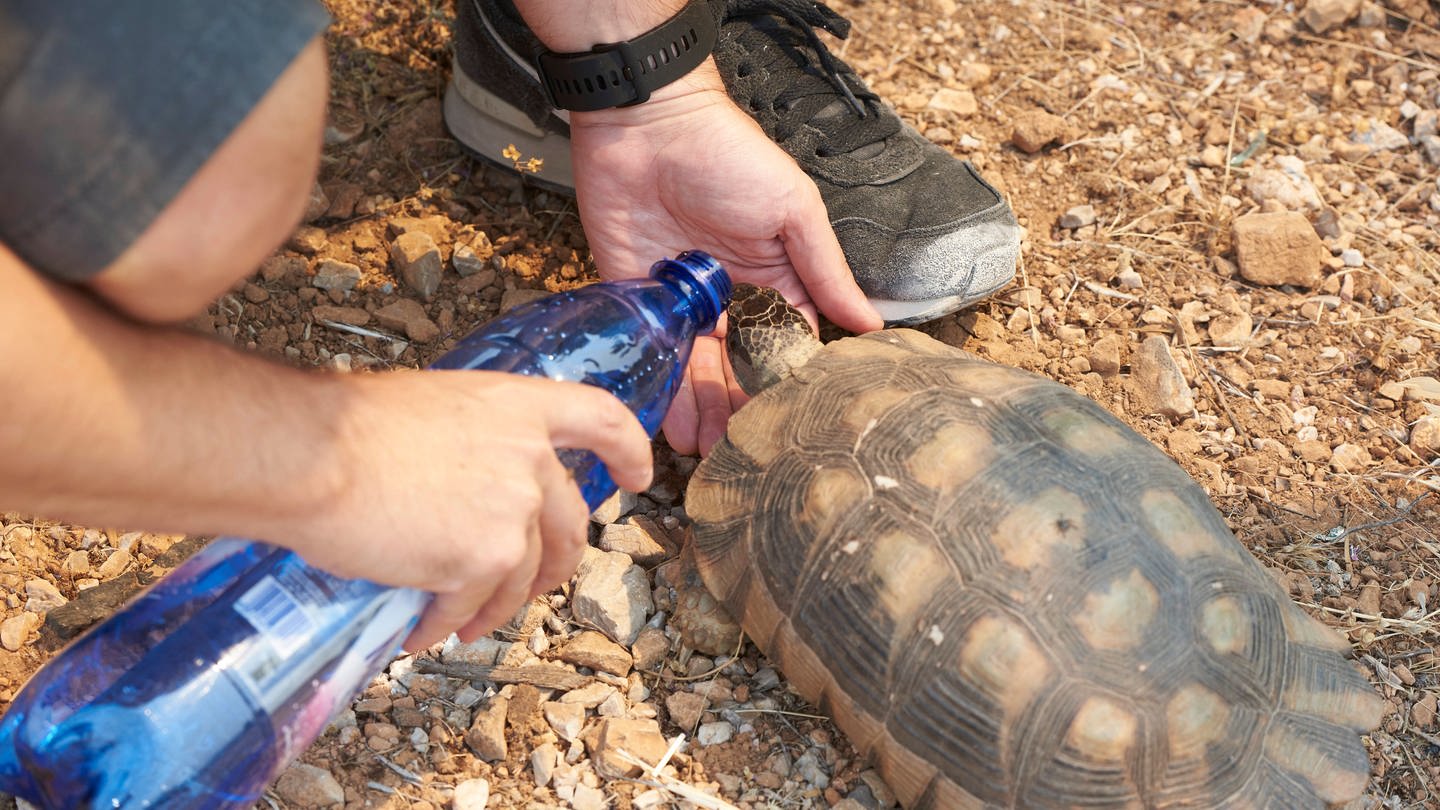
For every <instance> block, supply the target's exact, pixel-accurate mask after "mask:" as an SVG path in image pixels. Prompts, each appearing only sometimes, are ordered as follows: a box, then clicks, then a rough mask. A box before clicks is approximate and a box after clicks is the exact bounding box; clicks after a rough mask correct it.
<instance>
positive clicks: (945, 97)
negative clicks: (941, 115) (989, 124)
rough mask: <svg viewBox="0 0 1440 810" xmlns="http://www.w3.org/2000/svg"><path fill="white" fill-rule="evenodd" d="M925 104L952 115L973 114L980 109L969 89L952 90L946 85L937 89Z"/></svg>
mask: <svg viewBox="0 0 1440 810" xmlns="http://www.w3.org/2000/svg"><path fill="white" fill-rule="evenodd" d="M925 106H926V107H927V108H929V109H932V110H939V111H940V112H947V113H952V114H954V115H974V114H975V113H976V112H977V111H979V109H980V104H979V103H978V102H977V101H976V100H975V94H974V93H972V92H970V91H969V90H953V89H951V88H948V87H942V88H941V89H939V90H937V91H936V92H935V95H933V96H931V97H930V101H929V103H927V104H926V105H925Z"/></svg>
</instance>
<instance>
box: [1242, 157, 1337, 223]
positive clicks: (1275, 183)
mask: <svg viewBox="0 0 1440 810" xmlns="http://www.w3.org/2000/svg"><path fill="white" fill-rule="evenodd" d="M1270 163H1271V164H1272V165H1273V166H1274V168H1269V167H1267V168H1262V169H1258V170H1256V171H1255V172H1254V173H1252V174H1251V175H1250V177H1249V179H1248V180H1246V181H1245V190H1246V191H1248V192H1250V196H1251V197H1253V198H1254V199H1255V202H1257V203H1260V204H1261V205H1264V204H1266V203H1270V202H1273V203H1277V204H1279V205H1280V206H1282V207H1283V208H1285V209H1286V210H1288V211H1319V210H1320V209H1322V208H1324V207H1325V203H1324V201H1323V200H1321V199H1320V191H1319V190H1318V189H1316V188H1315V183H1314V182H1313V181H1311V179H1310V174H1309V173H1308V172H1307V171H1306V169H1305V161H1303V160H1301V159H1300V158H1298V157H1295V156H1294V155H1277V156H1275V157H1274V158H1272V159H1271V161H1270Z"/></svg>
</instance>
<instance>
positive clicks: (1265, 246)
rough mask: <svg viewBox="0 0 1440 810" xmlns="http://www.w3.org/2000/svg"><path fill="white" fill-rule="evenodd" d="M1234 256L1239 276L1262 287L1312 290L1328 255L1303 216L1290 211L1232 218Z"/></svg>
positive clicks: (1317, 281) (1317, 235)
mask: <svg viewBox="0 0 1440 810" xmlns="http://www.w3.org/2000/svg"><path fill="white" fill-rule="evenodd" d="M1234 236H1235V256H1236V262H1237V264H1238V265H1239V269H1240V275H1241V276H1244V277H1245V279H1246V280H1247V281H1250V282H1252V283H1255V284H1262V285H1266V286H1272V287H1273V286H1280V285H1282V284H1290V285H1294V286H1297V287H1306V288H1311V287H1316V286H1319V284H1320V280H1321V269H1322V266H1323V264H1322V263H1323V261H1324V260H1325V259H1326V258H1328V257H1329V255H1330V252H1329V251H1327V250H1326V249H1325V246H1324V245H1323V244H1322V243H1321V242H1320V236H1319V234H1317V233H1315V228H1314V227H1313V226H1311V225H1310V221H1309V220H1308V219H1306V218H1305V215H1304V214H1300V213H1297V212H1294V211H1286V212H1277V213H1262V214H1245V215H1243V216H1239V217H1236V218H1235V222H1234Z"/></svg>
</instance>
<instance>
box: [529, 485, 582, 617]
mask: <svg viewBox="0 0 1440 810" xmlns="http://www.w3.org/2000/svg"><path fill="white" fill-rule="evenodd" d="M540 487H541V491H542V493H543V497H544V502H543V503H544V507H543V508H542V510H541V512H540V539H539V546H540V559H539V566H538V569H537V571H536V573H535V578H534V579H533V580H532V581H531V583H530V588H529V593H528V595H527V596H526V598H527V599H533V598H535V597H536V596H539V595H540V594H542V593H545V592H546V591H549V590H550V589H551V588H554V587H555V586H556V585H559V584H560V583H561V582H564V581H565V580H567V579H569V578H570V575H571V574H573V573H575V568H576V566H578V565H579V564H580V556H581V554H582V553H583V552H584V549H585V544H586V540H587V539H588V537H587V530H588V527H589V524H590V509H589V507H587V506H586V505H585V500H584V499H583V498H581V497H580V490H579V489H578V488H577V487H576V486H575V482H574V480H572V479H571V477H570V475H569V473H568V472H567V471H566V469H565V468H564V467H563V466H561V465H560V463H559V462H558V461H557V462H556V463H555V464H554V465H553V466H552V467H551V468H550V469H548V470H546V471H543V472H542V475H541V480H540Z"/></svg>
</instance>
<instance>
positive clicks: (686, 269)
mask: <svg viewBox="0 0 1440 810" xmlns="http://www.w3.org/2000/svg"><path fill="white" fill-rule="evenodd" d="M650 277H651V278H653V279H655V280H657V281H659V282H661V283H663V284H665V285H666V286H668V287H670V288H671V289H673V290H674V291H675V292H676V293H677V294H678V295H679V296H680V298H681V299H682V300H684V301H685V302H686V304H687V310H688V312H689V313H690V314H691V317H692V318H693V319H694V322H695V330H696V331H697V332H698V333H700V334H705V333H707V332H710V331H711V330H713V329H714V328H715V324H716V322H717V321H718V320H719V319H720V313H722V312H724V311H725V307H726V306H727V305H728V304H729V303H730V293H731V291H732V285H731V283H730V275H729V274H728V273H726V272H725V268H724V267H722V266H721V265H720V262H718V261H716V260H715V258H714V257H712V256H711V255H710V254H708V253H705V252H703V251H699V250H687V251H685V252H684V253H681V254H679V255H677V256H676V257H675V258H673V259H662V260H660V261H658V262H656V263H655V264H654V265H652V266H651V268H650Z"/></svg>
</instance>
